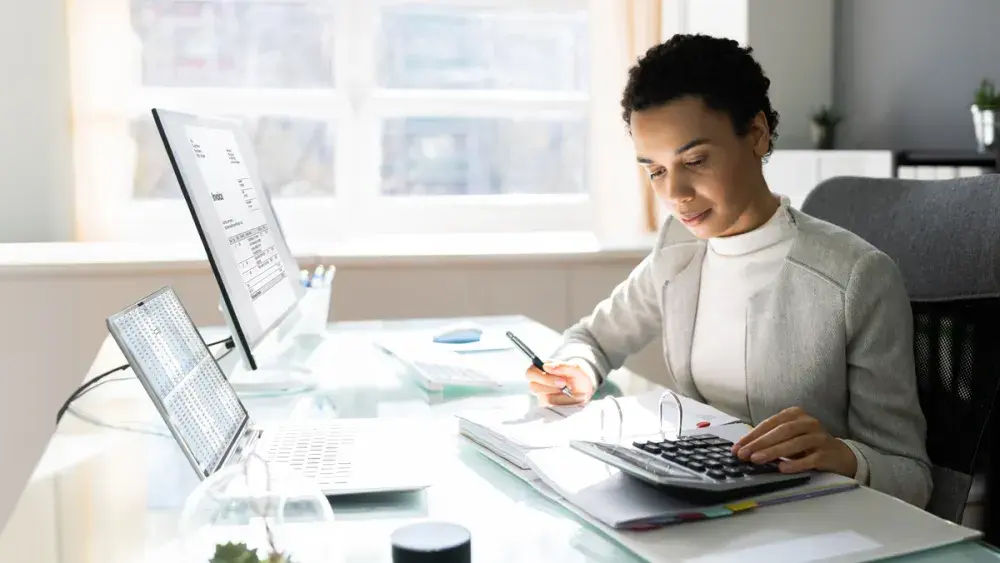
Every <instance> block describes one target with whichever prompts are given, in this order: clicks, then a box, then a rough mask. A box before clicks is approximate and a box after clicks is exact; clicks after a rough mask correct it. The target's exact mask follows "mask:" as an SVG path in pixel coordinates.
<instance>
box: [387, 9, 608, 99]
mask: <svg viewBox="0 0 1000 563" xmlns="http://www.w3.org/2000/svg"><path fill="white" fill-rule="evenodd" d="M587 33H588V32H587V15H586V12H585V11H583V10H580V11H578V12H552V13H543V12H529V11H520V12H519V11H515V10H510V9H507V10H496V9H493V10H488V9H471V8H460V7H433V6H392V7H386V8H384V9H383V10H382V20H381V30H380V34H379V36H378V38H377V48H378V50H379V85H380V86H383V87H386V88H474V89H530V90H576V91H584V90H586V89H587V69H588V58H589V56H588V35H587Z"/></svg>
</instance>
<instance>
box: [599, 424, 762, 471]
mask: <svg viewBox="0 0 1000 563" xmlns="http://www.w3.org/2000/svg"><path fill="white" fill-rule="evenodd" d="M632 445H633V446H634V447H635V449H630V448H618V449H617V451H613V450H612V449H608V450H606V451H607V452H608V453H610V454H612V455H615V456H617V457H619V458H620V459H623V460H625V461H628V462H630V463H637V462H638V463H648V464H649V465H650V466H651V467H653V468H655V467H656V465H657V464H662V463H663V461H667V462H669V463H671V464H675V465H679V466H681V467H684V468H686V469H689V470H691V471H694V472H697V473H702V474H704V475H706V476H707V477H709V478H711V479H715V480H717V481H725V480H727V479H739V478H743V477H752V476H754V475H766V474H768V473H779V472H780V471H779V469H778V465H777V463H775V462H770V463H764V464H756V463H750V462H744V461H740V459H739V458H738V457H736V456H734V455H733V454H732V447H733V443H732V442H730V441H729V440H725V439H722V438H719V437H718V436H714V435H712V434H700V435H697V436H684V437H682V438H681V439H680V440H649V441H638V442H633V443H632Z"/></svg>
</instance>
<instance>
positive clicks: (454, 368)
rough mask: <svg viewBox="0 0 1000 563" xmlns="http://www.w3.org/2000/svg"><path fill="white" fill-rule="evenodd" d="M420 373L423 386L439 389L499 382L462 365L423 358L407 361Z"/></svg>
mask: <svg viewBox="0 0 1000 563" xmlns="http://www.w3.org/2000/svg"><path fill="white" fill-rule="evenodd" d="M409 363H410V366H412V367H413V369H415V370H416V371H417V373H419V374H420V379H421V383H422V384H423V385H424V387H427V388H430V389H433V390H439V389H442V388H444V387H498V386H499V385H500V384H499V383H498V382H497V381H495V380H494V379H493V378H491V377H490V376H489V375H487V374H485V373H483V372H481V371H479V370H477V369H474V368H471V367H468V366H462V365H456V364H453V363H444V362H441V363H438V362H430V361H425V360H412V361H410V362H409Z"/></svg>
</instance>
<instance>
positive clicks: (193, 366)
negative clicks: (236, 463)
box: [107, 287, 248, 477]
mask: <svg viewBox="0 0 1000 563" xmlns="http://www.w3.org/2000/svg"><path fill="white" fill-rule="evenodd" d="M107 324H108V330H109V331H110V332H111V335H112V336H113V337H114V339H115V341H116V342H117V343H118V347H119V348H121V350H122V353H123V354H124V355H125V357H126V358H127V359H128V362H129V365H131V366H132V371H133V372H135V375H136V377H138V378H139V380H140V381H141V382H142V385H143V387H145V388H146V392H147V393H148V394H149V397H150V399H152V400H153V403H154V404H155V405H156V407H157V409H158V410H159V411H160V414H161V415H162V416H163V420H164V422H165V423H166V425H167V427H168V428H169V429H170V432H171V433H172V434H173V435H174V438H175V439H176V440H177V442H178V444H179V445H180V446H181V448H182V449H183V450H184V452H185V454H186V455H187V457H188V459H189V460H190V461H191V464H192V465H193V466H194V467H195V469H196V470H197V471H198V472H199V473H200V474H201V475H202V477H207V476H208V475H211V474H212V473H214V472H215V471H216V470H217V469H218V468H219V466H220V465H221V464H222V462H223V461H224V458H225V455H226V453H227V452H228V451H229V449H230V446H231V444H232V443H233V442H234V441H235V440H236V438H237V437H238V436H239V434H240V431H241V430H242V429H243V426H244V424H245V423H246V422H247V420H248V415H247V412H246V409H244V408H243V403H242V402H240V399H239V397H238V396H237V395H236V392H235V391H234V390H233V387H232V386H231V385H230V384H229V382H228V381H226V378H225V375H224V374H223V373H222V370H221V369H220V368H219V364H218V363H217V362H216V361H215V358H214V357H213V356H212V353H211V352H210V351H209V349H208V347H207V346H206V345H205V342H204V340H202V338H201V335H200V334H199V333H198V330H197V329H196V328H195V326H194V324H193V323H192V322H191V318H190V317H189V316H188V314H187V311H185V309H184V307H183V306H182V305H181V302H180V300H178V299H177V296H176V294H174V292H173V290H171V289H170V288H169V287H166V288H163V289H161V290H159V291H157V292H156V293H154V294H153V295H150V296H148V297H146V298H145V299H143V300H141V301H139V302H138V303H135V304H134V305H132V306H130V307H128V308H126V309H125V310H123V311H120V312H118V313H116V314H114V315H112V316H111V317H109V318H108V321H107Z"/></svg>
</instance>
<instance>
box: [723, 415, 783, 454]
mask: <svg viewBox="0 0 1000 563" xmlns="http://www.w3.org/2000/svg"><path fill="white" fill-rule="evenodd" d="M796 416H798V413H796V412H794V411H792V409H785V410H783V411H781V412H779V413H778V414H776V415H774V416H772V417H769V418H766V419H764V420H763V421H762V422H761V423H760V424H758V425H757V426H755V427H754V428H753V430H751V431H749V432H747V433H746V434H744V435H743V437H742V438H740V439H739V440H737V441H736V443H735V444H733V454H735V453H736V452H738V451H739V450H740V448H742V447H743V446H745V445H747V444H749V443H750V442H753V441H754V440H756V439H757V438H760V437H761V436H763V435H764V434H767V433H768V432H770V431H771V430H774V429H775V428H776V427H777V426H778V425H780V424H782V423H784V422H787V421H789V420H792V419H793V418H795V417H796Z"/></svg>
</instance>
